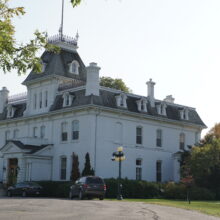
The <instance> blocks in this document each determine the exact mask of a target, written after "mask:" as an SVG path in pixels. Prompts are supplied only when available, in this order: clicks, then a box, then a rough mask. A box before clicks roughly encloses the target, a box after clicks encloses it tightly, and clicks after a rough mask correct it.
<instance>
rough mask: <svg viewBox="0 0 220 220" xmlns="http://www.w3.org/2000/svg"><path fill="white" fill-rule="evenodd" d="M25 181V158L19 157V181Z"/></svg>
mask: <svg viewBox="0 0 220 220" xmlns="http://www.w3.org/2000/svg"><path fill="white" fill-rule="evenodd" d="M23 181H25V159H23V158H19V159H18V176H17V183H20V182H23Z"/></svg>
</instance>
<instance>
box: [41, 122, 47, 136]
mask: <svg viewBox="0 0 220 220" xmlns="http://www.w3.org/2000/svg"><path fill="white" fill-rule="evenodd" d="M45 136H46V126H45V125H42V126H41V127H40V138H45Z"/></svg>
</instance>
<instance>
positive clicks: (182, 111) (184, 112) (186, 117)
mask: <svg viewBox="0 0 220 220" xmlns="http://www.w3.org/2000/svg"><path fill="white" fill-rule="evenodd" d="M180 119H182V120H189V109H188V108H184V109H180Z"/></svg>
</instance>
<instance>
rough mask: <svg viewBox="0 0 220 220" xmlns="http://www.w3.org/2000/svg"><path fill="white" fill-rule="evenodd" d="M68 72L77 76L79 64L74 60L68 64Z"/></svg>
mask: <svg viewBox="0 0 220 220" xmlns="http://www.w3.org/2000/svg"><path fill="white" fill-rule="evenodd" d="M69 72H70V73H72V74H77V75H79V63H78V62H77V61H76V60H74V61H73V62H72V63H70V64H69Z"/></svg>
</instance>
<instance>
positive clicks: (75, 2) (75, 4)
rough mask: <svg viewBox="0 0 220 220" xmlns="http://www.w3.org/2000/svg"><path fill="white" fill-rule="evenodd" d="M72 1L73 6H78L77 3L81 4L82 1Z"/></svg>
mask: <svg viewBox="0 0 220 220" xmlns="http://www.w3.org/2000/svg"><path fill="white" fill-rule="evenodd" d="M71 3H72V5H73V7H76V6H77V5H79V4H80V3H81V0H71Z"/></svg>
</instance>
